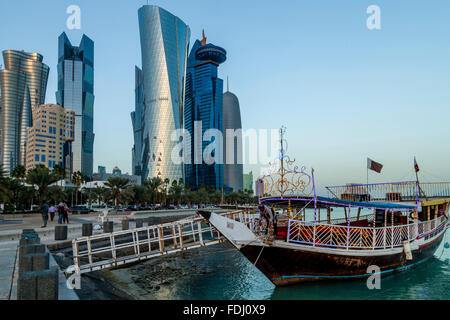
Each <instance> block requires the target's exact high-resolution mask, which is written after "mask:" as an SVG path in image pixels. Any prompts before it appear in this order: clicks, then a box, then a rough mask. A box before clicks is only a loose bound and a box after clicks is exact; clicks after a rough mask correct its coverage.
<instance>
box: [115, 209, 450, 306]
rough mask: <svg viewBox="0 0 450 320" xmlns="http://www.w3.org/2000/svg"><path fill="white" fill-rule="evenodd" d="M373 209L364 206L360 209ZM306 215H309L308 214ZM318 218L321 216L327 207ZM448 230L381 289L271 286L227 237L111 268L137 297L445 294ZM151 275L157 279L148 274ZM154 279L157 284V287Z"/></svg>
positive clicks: (449, 289) (449, 268)
mask: <svg viewBox="0 0 450 320" xmlns="http://www.w3.org/2000/svg"><path fill="white" fill-rule="evenodd" d="M372 212H373V211H367V210H365V211H363V212H362V213H361V215H365V214H370V213H372ZM355 215H356V210H352V212H351V216H352V217H353V216H355ZM344 216H345V214H344V211H343V210H341V209H335V211H333V217H332V218H341V217H344ZM307 219H313V216H311V215H310V214H309V215H307ZM322 219H326V212H325V214H324V213H322ZM449 234H450V231H447V234H446V236H445V238H444V240H443V241H442V244H441V245H440V247H439V248H438V249H437V250H436V253H435V256H434V257H433V258H431V259H429V260H428V261H426V262H425V263H422V264H420V265H418V266H417V267H415V268H413V269H410V270H407V271H404V272H400V273H396V274H393V275H390V276H387V277H383V278H382V279H381V290H369V289H368V288H367V286H366V279H364V280H351V281H333V282H314V283H304V284H298V285H294V286H288V287H275V286H274V285H273V284H272V283H271V282H270V281H269V280H268V279H267V278H266V277H265V276H264V275H263V274H262V273H261V272H260V271H259V270H258V269H256V268H255V267H254V266H253V265H252V264H251V263H250V262H248V260H247V259H246V258H245V257H244V256H243V255H242V254H241V253H240V252H238V251H237V250H236V249H235V248H234V247H233V246H232V245H231V244H228V243H225V244H220V245H216V246H211V247H206V248H201V249H196V250H192V251H187V252H185V253H183V254H181V255H176V256H167V257H161V258H157V259H152V260H149V261H147V262H143V263H142V264H140V265H138V266H134V267H130V268H127V269H122V270H117V271H113V273H115V274H116V275H117V276H118V277H119V278H122V280H123V282H125V283H130V282H133V281H136V282H137V284H136V285H135V284H133V287H134V289H133V290H131V289H130V288H128V289H129V290H128V293H130V294H131V295H133V296H136V297H137V298H140V299H156V300H158V299H164V300H167V299H172V300H231V299H236V300H304V299H305V300H322V299H332V300H349V299H351V300H370V299H377V300H398V299H401V300H410V299H413V300H438V299H444V300H450V281H449V280H450V248H449V249H445V248H444V245H445V243H446V242H450V236H449ZM167 269H169V270H170V272H167ZM155 278H158V279H156V281H154V280H152V279H155ZM143 279H146V280H145V281H142V280H143ZM158 281H159V282H158ZM150 282H151V284H150V285H149V283H150ZM155 283H156V284H157V285H158V287H160V288H158V290H157V291H155ZM160 283H162V284H160ZM138 287H139V288H138ZM136 288H138V289H136Z"/></svg>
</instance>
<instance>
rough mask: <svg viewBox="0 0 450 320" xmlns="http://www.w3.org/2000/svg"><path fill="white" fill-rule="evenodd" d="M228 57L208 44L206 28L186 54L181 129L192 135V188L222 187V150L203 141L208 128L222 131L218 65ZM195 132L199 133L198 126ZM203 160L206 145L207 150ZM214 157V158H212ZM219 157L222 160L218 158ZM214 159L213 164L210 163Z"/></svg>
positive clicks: (188, 177)
mask: <svg viewBox="0 0 450 320" xmlns="http://www.w3.org/2000/svg"><path fill="white" fill-rule="evenodd" d="M226 59H227V52H226V51H225V50H224V49H223V48H221V47H218V46H215V45H213V44H210V43H209V44H208V43H207V38H206V35H205V31H204V30H203V31H202V40H197V41H195V43H194V45H193V47H192V50H191V52H190V54H189V57H188V64H187V71H186V91H185V107H184V128H185V130H187V131H188V132H189V133H190V135H191V138H192V141H191V143H189V144H188V145H186V146H185V149H184V150H185V159H187V160H188V161H187V163H185V165H184V173H185V184H186V185H189V186H190V187H191V189H192V190H198V189H199V188H200V187H202V186H204V187H208V188H209V187H213V188H215V189H216V190H222V188H223V164H222V163H223V156H222V155H223V151H222V146H221V144H220V143H219V141H215V140H214V141H206V142H205V141H203V139H202V137H203V135H204V133H205V132H206V131H208V130H210V129H217V130H219V131H222V128H223V121H222V116H223V112H222V102H223V80H222V79H220V78H219V76H218V68H219V65H220V64H222V63H224V62H225V61H226ZM199 123H200V124H201V136H198V137H197V136H195V132H196V131H195V130H194V129H195V128H194V127H195V126H196V124H197V125H198V124H199ZM197 132H200V128H198V130H197ZM211 145H212V146H213V148H212V149H211V150H212V151H211V152H207V153H208V159H204V156H203V155H204V153H205V152H204V151H205V149H206V148H208V150H210V148H211ZM214 160H215V161H214ZM219 160H221V161H219ZM212 162H214V163H213V164H211V163H212Z"/></svg>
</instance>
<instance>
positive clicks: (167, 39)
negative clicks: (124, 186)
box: [131, 5, 190, 181]
mask: <svg viewBox="0 0 450 320" xmlns="http://www.w3.org/2000/svg"><path fill="white" fill-rule="evenodd" d="M138 17H139V31H140V37H141V51H142V69H139V68H136V106H135V108H136V110H135V111H134V112H133V113H132V114H131V118H132V123H133V131H134V139H135V141H134V147H133V156H132V158H133V164H132V168H133V173H134V174H140V175H141V176H142V178H143V179H146V178H152V177H160V178H161V179H163V180H164V179H166V178H168V179H169V180H170V181H173V180H177V181H178V180H179V179H180V178H182V177H183V164H182V163H181V161H180V163H177V162H174V161H172V150H174V149H175V147H176V146H177V145H178V144H179V142H178V141H172V139H171V138H172V134H173V133H174V131H175V130H177V129H181V128H183V106H184V86H185V75H186V59H187V52H188V48H189V38H190V30H189V27H188V26H187V25H186V24H185V23H184V22H183V21H182V20H181V19H179V18H178V17H176V16H174V15H173V14H171V13H170V12H168V11H166V10H164V9H162V8H160V7H157V6H153V5H145V6H143V7H141V8H140V9H139V10H138Z"/></svg>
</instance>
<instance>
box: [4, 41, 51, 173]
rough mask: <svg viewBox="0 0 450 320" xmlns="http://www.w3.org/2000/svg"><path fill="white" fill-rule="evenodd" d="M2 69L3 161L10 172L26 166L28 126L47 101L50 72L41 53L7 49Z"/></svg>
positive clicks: (6, 170)
mask: <svg viewBox="0 0 450 320" xmlns="http://www.w3.org/2000/svg"><path fill="white" fill-rule="evenodd" d="M3 61H4V65H5V67H4V69H2V70H0V164H1V165H3V169H4V170H5V172H6V173H7V174H9V173H10V172H11V171H12V170H14V168H15V167H17V166H18V165H23V166H25V165H26V149H27V129H28V127H30V126H31V125H32V124H33V118H32V113H33V111H32V110H33V109H34V108H35V107H37V106H39V105H41V104H43V103H44V101H45V93H46V90H47V81H48V73H49V70H50V68H49V67H48V66H47V65H46V64H44V63H43V62H42V61H43V56H42V55H40V54H39V53H28V52H24V51H18V50H5V51H3Z"/></svg>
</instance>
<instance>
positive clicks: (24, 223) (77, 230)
mask: <svg viewBox="0 0 450 320" xmlns="http://www.w3.org/2000/svg"><path fill="white" fill-rule="evenodd" d="M215 211H217V210H215ZM218 211H225V210H218ZM99 215H100V214H99V213H95V214H89V215H70V216H69V221H70V224H69V225H68V236H67V240H64V241H55V240H54V238H55V233H54V230H55V226H56V225H58V223H57V217H55V219H54V221H53V222H50V221H49V222H48V224H47V228H40V227H41V226H42V224H43V222H42V218H41V216H40V215H30V216H27V215H25V216H7V215H6V216H3V217H4V219H3V220H0V300H16V299H17V279H18V269H19V268H18V245H19V240H20V237H21V234H22V230H23V229H29V228H33V229H35V231H36V233H37V234H38V236H39V237H40V239H41V243H42V244H45V245H57V244H58V243H65V242H71V241H72V240H73V239H74V238H77V237H81V236H82V224H83V223H92V224H93V225H94V226H95V225H101V223H100V219H99ZM192 215H195V210H167V211H145V212H144V211H143V212H134V213H132V212H123V213H122V212H120V213H118V214H109V215H108V220H109V221H112V222H113V223H114V230H121V229H122V220H123V219H129V220H130V223H129V227H130V229H134V228H135V227H136V223H135V222H134V221H133V220H134V219H147V218H152V219H153V218H154V219H156V220H158V219H173V220H179V219H183V218H186V217H189V216H192ZM156 220H155V221H156ZM150 221H151V220H149V222H146V223H145V224H146V225H148V224H150V223H151V222H150ZM102 233H103V230H101V229H100V230H96V228H94V230H93V234H102ZM55 266H56V267H57V266H58V265H57V263H56V261H55V259H54V258H53V256H52V255H51V254H50V267H55ZM58 269H59V268H58ZM59 299H60V300H77V299H78V296H77V295H76V293H75V291H73V290H69V289H67V287H66V278H65V275H64V273H63V272H62V271H61V270H59Z"/></svg>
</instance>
